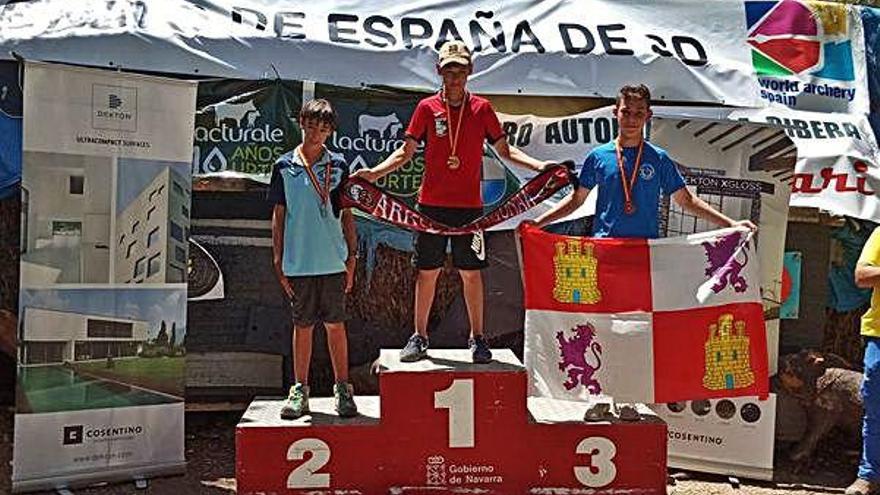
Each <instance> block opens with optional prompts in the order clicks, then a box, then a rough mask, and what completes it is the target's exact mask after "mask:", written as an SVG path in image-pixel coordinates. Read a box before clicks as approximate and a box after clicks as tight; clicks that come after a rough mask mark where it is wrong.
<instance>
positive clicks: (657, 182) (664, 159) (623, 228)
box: [580, 141, 685, 239]
mask: <svg viewBox="0 0 880 495" xmlns="http://www.w3.org/2000/svg"><path fill="white" fill-rule="evenodd" d="M638 151H639V149H638V147H634V148H624V149H623V157H624V162H625V163H624V170H625V171H626V175H627V178H630V177H632V171H633V167H634V166H635V162H636V156H637V155H638ZM580 185H581V186H583V187H586V188H589V189H592V188H594V187H596V186H598V187H599V192H598V194H599V196H598V198H597V199H596V217H595V219H594V220H593V236H595V237H636V238H645V239H654V238H656V237H658V236H659V227H658V221H657V216H658V210H659V207H660V197H661V196H662V195H670V194H672V193H674V192H675V191H678V190H679V189H681V188H682V187H685V183H684V178H683V177H682V176H681V173H680V172H679V171H678V168H677V167H676V166H675V163H673V161H672V160H670V159H669V156H668V155H667V154H666V151H665V150H663V149H662V148H659V147H657V146H654V145H652V144H651V143H648V142H647V141H646V142H645V146H644V149H643V151H642V166H641V169H640V172H639V178H638V180H636V183H635V185H634V186H633V191H632V198H633V203H634V204H635V207H636V211H635V212H634V213H633V214H632V215H628V214H626V213H624V211H623V206H624V197H625V196H624V193H623V184H621V180H620V169H619V168H618V166H617V152H616V150H615V143H614V142H613V141H612V142H610V143H607V144H604V145H602V146H599V147H598V148H596V149H594V150H593V151H592V152H591V153H590V154H589V155H588V156H587V158H586V160H584V166H583V168H581V174H580Z"/></svg>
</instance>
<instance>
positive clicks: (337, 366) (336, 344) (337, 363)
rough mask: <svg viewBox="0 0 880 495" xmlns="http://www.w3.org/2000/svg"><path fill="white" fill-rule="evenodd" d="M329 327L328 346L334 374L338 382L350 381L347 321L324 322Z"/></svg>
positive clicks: (325, 326)
mask: <svg viewBox="0 0 880 495" xmlns="http://www.w3.org/2000/svg"><path fill="white" fill-rule="evenodd" d="M324 328H326V329H327V347H328V349H329V350H330V362H331V363H332V364H333V376H334V377H336V382H337V383H338V382H347V381H348V336H347V335H346V332H345V323H342V322H339V323H324Z"/></svg>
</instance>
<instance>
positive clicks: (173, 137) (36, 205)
mask: <svg viewBox="0 0 880 495" xmlns="http://www.w3.org/2000/svg"><path fill="white" fill-rule="evenodd" d="M25 81H26V83H25V84H26V85H25V87H24V113H25V115H26V118H25V119H24V136H23V143H24V146H23V148H24V153H23V166H22V181H21V190H22V203H23V204H22V241H23V242H22V251H21V264H20V266H21V291H20V296H19V307H20V322H21V324H20V328H19V335H18V342H19V346H18V364H19V366H18V374H17V381H18V401H17V404H16V418H15V426H16V429H15V443H14V447H13V448H14V452H13V477H12V483H13V490H15V491H24V490H36V489H51V488H55V487H58V486H64V487H75V486H80V485H86V484H92V483H97V482H102V481H118V480H124V479H129V480H130V479H133V478H135V477H148V476H156V475H160V474H172V473H179V472H182V471H183V469H184V468H185V460H184V448H183V445H184V437H183V409H184V408H183V396H184V388H185V383H184V382H185V354H186V349H185V344H184V343H185V337H186V325H187V320H186V294H187V286H186V279H187V266H188V263H187V260H188V253H187V250H188V243H187V237H188V236H189V217H190V214H189V212H190V208H191V202H190V196H191V192H190V191H191V185H190V182H191V175H190V160H191V156H192V136H193V120H194V111H195V92H196V86H195V84H194V83H190V82H186V81H180V80H168V79H162V78H156V77H149V76H140V75H132V74H123V73H114V72H108V71H102V70H95V69H82V68H73V67H67V66H62V65H50V64H43V63H27V64H26V65H25Z"/></svg>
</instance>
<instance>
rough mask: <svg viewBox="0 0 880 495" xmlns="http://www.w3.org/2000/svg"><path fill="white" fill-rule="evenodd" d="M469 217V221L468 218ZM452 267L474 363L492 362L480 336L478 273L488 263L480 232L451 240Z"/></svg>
mask: <svg viewBox="0 0 880 495" xmlns="http://www.w3.org/2000/svg"><path fill="white" fill-rule="evenodd" d="M478 213H479V212H478V211H473V212H468V214H467V216H466V217H464V218H465V219H468V218H469V219H470V220H472V219H473V218H476V216H475V215H478ZM470 217H473V218H470ZM452 264H453V265H454V266H455V267H456V268H458V273H459V275H460V276H461V282H462V292H463V293H464V302H465V305H466V306H467V311H468V323H469V324H470V332H471V333H470V335H471V337H470V339H469V340H468V347H469V348H470V351H471V358H472V359H473V361H474V362H475V363H488V362H490V361H492V351H491V350H489V343H488V342H487V341H486V339H485V337H483V307H484V301H483V298H484V297H485V296H484V294H483V292H484V289H483V273H482V272H481V271H480V270H482V269H483V268H485V267H486V266H488V263H487V261H486V244H485V239H484V237H483V233H482V232H477V233H474V234H472V235H463V236H456V237H454V238H453V239H452Z"/></svg>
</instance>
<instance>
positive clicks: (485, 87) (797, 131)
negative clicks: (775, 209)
mask: <svg viewBox="0 0 880 495" xmlns="http://www.w3.org/2000/svg"><path fill="white" fill-rule="evenodd" d="M877 13H878V10H877V9H869V8H866V7H859V6H852V5H844V4H839V3H831V2H821V1H812V0H778V1H769V2H768V1H752V0H744V1H723V2H712V3H708V4H706V3H704V4H695V3H694V2H692V1H686V0H664V1H662V2H650V3H645V2H639V1H635V0H627V1H613V2H612V1H607V0H581V1H571V0H569V1H564V0H548V1H541V2H533V1H526V0H517V1H512V2H503V3H501V4H499V3H497V2H466V3H462V2H456V1H443V2H427V1H424V0H419V1H416V2H415V3H412V2H410V3H406V4H404V3H400V2H390V1H387V0H382V1H378V2H377V1H370V2H366V1H327V2H311V3H307V2H306V3H303V2H294V1H292V0H165V1H163V2H156V3H146V2H142V1H138V0H122V1H120V0H113V1H111V0H83V1H80V2H66V1H62V0H35V1H31V2H20V3H13V4H8V5H4V6H0V57H12V56H13V55H12V54H13V53H14V54H16V55H18V56H21V57H24V58H25V59H40V60H50V61H59V62H64V63H71V64H81V65H91V66H98V67H112V68H122V69H125V70H138V71H151V72H164V73H172V74H176V75H178V76H179V77H202V76H215V77H216V76H219V77H230V78H238V79H245V80H258V79H273V78H278V79H284V80H294V81H317V82H319V83H323V84H325V85H335V86H339V87H348V88H358V87H361V88H363V87H375V86H380V85H385V86H391V87H396V88H408V89H415V90H422V91H426V90H433V89H434V88H436V87H437V86H438V78H437V74H436V70H435V62H436V52H435V50H436V49H437V48H438V47H439V45H440V44H442V43H443V42H444V41H446V40H449V39H456V38H457V39H462V40H464V41H465V42H466V43H467V44H468V45H469V46H470V47H471V48H472V49H473V51H474V54H475V56H474V73H473V75H472V77H471V80H470V83H469V87H470V88H471V89H472V90H473V91H475V92H478V93H482V94H487V95H494V98H493V101H499V100H506V101H511V100H516V99H522V100H523V101H524V102H523V103H518V104H517V105H515V106H516V107H517V111H516V112H511V111H510V110H509V109H507V110H505V108H504V107H505V106H509V105H503V104H502V105H500V109H501V110H502V111H507V112H509V113H517V114H534V115H543V116H548V115H551V116H554V117H559V118H569V117H572V116H573V114H574V112H573V111H571V110H570V109H571V108H572V107H577V106H579V105H578V104H577V103H574V104H573V103H572V102H573V101H574V100H576V99H577V100H580V101H584V100H589V99H590V98H612V97H614V96H615V94H616V92H617V90H618V88H619V87H620V86H621V85H623V84H626V83H631V82H644V83H645V84H647V85H648V86H649V87H650V88H651V89H652V92H653V95H654V99H655V102H657V103H661V104H662V103H663V102H669V103H688V104H692V103H698V104H702V105H707V106H717V105H725V106H732V107H737V108H740V109H742V110H740V111H733V110H731V109H725V108H721V109H702V110H688V111H693V112H697V113H699V115H701V116H702V117H709V116H711V115H721V114H723V113H725V112H726V113H727V114H729V115H727V116H720V117H719V118H720V119H722V120H725V119H728V118H729V119H748V120H752V121H754V122H768V123H770V124H773V125H776V126H779V127H781V128H784V129H785V130H786V133H787V134H788V136H789V137H790V138H791V139H793V140H794V141H796V142H799V146H798V147H799V149H800V150H801V152H800V153H799V155H798V160H797V164H796V170H795V173H794V175H793V177H792V179H793V185H794V190H793V195H792V204H794V205H798V206H814V207H820V208H823V209H828V210H830V211H832V212H835V213H839V214H846V215H851V216H856V217H860V218H866V219H877V218H880V202H878V201H877V198H876V195H875V194H874V193H873V191H875V190H877V188H880V169H878V165H877V164H878V163H880V157H878V155H880V152H878V148H877V142H876V139H875V138H874V136H873V135H872V134H873V133H872V132H871V129H870V124H869V123H868V122H869V112H870V108H871V103H870V97H869V86H870V84H872V83H874V82H877V81H876V77H874V78H872V76H871V71H872V67H875V66H876V60H875V59H876V57H877V54H876V51H875V50H874V48H873V47H872V46H870V43H869V42H867V41H866V40H871V39H877V38H878V33H877V31H878V25H880V22H878V21H877V19H878V15H877ZM707 20H711V22H707ZM308 87H310V86H309V85H304V88H308ZM871 89H872V90H873V92H874V93H876V88H871ZM304 95H305V93H304ZM526 95H529V96H531V97H535V96H538V97H537V98H534V99H531V100H530V98H523V96H526ZM540 96H549V97H550V98H549V100H550V101H553V100H555V101H554V102H553V103H552V104H547V101H548V99H547V98H540ZM595 101H597V104H596V105H590V107H595V106H598V105H600V104H602V103H601V101H600V100H595ZM875 106H876V102H875ZM564 108H568V109H569V110H568V111H566V110H564ZM658 108H659V107H658ZM761 108H764V109H766V110H759V109H761ZM554 109H555V110H554ZM719 112H720V113H719ZM804 112H808V113H804ZM575 116H576V115H575ZM7 120H8V119H7ZM843 129H846V130H847V131H846V132H844V131H843ZM853 129H855V131H853ZM732 132H733V134H737V132H736V131H732ZM710 134H712V133H710ZM801 144H803V146H801ZM7 147H8V146H7ZM805 150H806V151H805ZM5 168H6V169H11V168H12V167H8V166H7V167H5ZM3 179H4V177H0V181H2V180H3ZM7 182H8V181H7Z"/></svg>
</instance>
